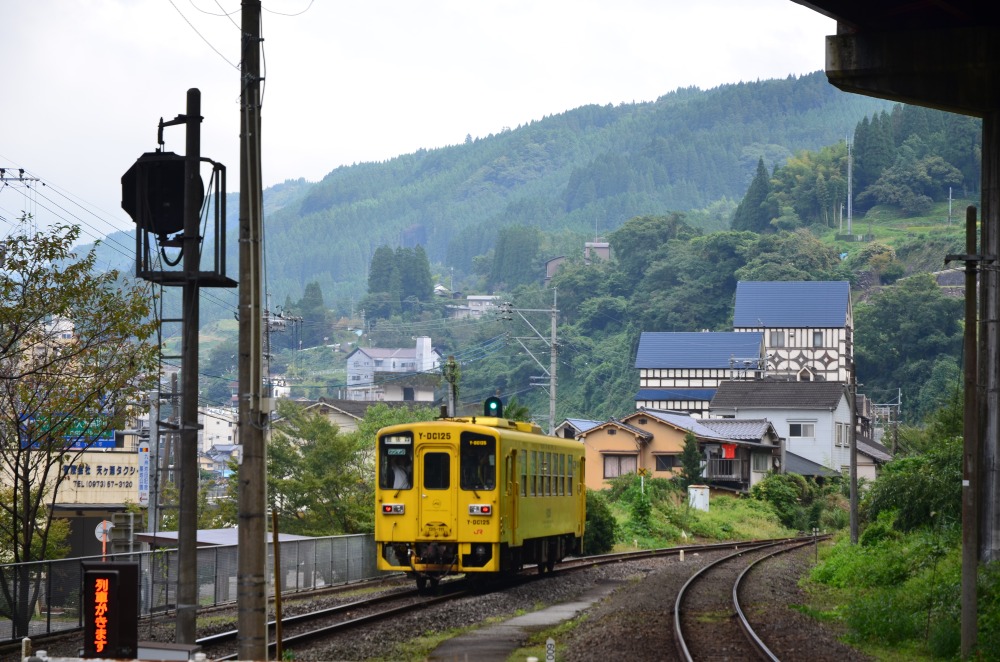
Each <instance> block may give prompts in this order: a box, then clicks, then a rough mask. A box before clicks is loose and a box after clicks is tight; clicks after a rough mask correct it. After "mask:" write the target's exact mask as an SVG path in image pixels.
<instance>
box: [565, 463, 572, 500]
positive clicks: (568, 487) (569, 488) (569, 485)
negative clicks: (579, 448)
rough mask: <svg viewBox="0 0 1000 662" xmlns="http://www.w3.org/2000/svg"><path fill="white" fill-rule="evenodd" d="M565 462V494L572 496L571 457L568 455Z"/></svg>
mask: <svg viewBox="0 0 1000 662" xmlns="http://www.w3.org/2000/svg"><path fill="white" fill-rule="evenodd" d="M567 459H568V460H569V461H568V462H566V493H567V494H569V495H570V496H572V495H573V456H572V455H570V456H569V457H568V458H567Z"/></svg>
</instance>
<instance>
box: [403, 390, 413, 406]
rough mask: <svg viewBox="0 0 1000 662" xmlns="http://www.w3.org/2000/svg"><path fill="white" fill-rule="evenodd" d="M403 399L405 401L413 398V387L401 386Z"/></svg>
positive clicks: (410, 400) (411, 400)
mask: <svg viewBox="0 0 1000 662" xmlns="http://www.w3.org/2000/svg"><path fill="white" fill-rule="evenodd" d="M403 400H405V401H406V402H413V400H414V397H413V389H412V388H410V387H409V386H404V387H403Z"/></svg>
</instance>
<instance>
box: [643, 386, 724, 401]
mask: <svg viewBox="0 0 1000 662" xmlns="http://www.w3.org/2000/svg"><path fill="white" fill-rule="evenodd" d="M714 397H715V389H714V388H641V389H639V392H638V393H636V394H635V399H636V400H708V401H711V400H712V398H714Z"/></svg>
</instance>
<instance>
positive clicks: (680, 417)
mask: <svg viewBox="0 0 1000 662" xmlns="http://www.w3.org/2000/svg"><path fill="white" fill-rule="evenodd" d="M642 414H643V415H645V416H651V417H653V418H658V419H660V420H661V421H663V422H665V423H669V424H670V425H673V426H674V427H676V428H681V429H684V430H687V431H688V432H691V433H693V434H696V435H698V436H699V437H702V438H704V439H719V438H722V437H721V435H719V434H718V433H717V432H716V431H715V430H712V429H711V428H709V427H706V426H705V425H703V421H702V420H699V419H697V418H694V417H693V416H689V415H688V414H679V413H674V412H669V411H656V410H655V409H643V410H642Z"/></svg>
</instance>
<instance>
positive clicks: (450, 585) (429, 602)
mask: <svg viewBox="0 0 1000 662" xmlns="http://www.w3.org/2000/svg"><path fill="white" fill-rule="evenodd" d="M815 540H816V539H815V538H811V537H810V538H807V539H798V540H792V541H789V539H783V540H782V541H781V543H782V544H784V545H785V546H788V545H791V544H798V545H802V544H812V543H813V542H814V541H815ZM773 542H774V541H768V540H753V541H741V542H727V543H716V544H709V545H684V546H679V547H669V548H661V549H655V550H644V551H639V552H625V553H618V554H607V555H602V556H595V557H585V558H578V559H567V560H566V561H565V562H563V563H561V564H559V565H558V566H557V567H556V569H555V570H554V571H553V572H551V573H550V572H541V571H538V570H537V569H535V568H526V569H525V571H524V572H523V573H522V574H521V575H520V576H519V577H518V578H517V580H516V583H518V584H522V583H525V582H532V581H534V580H542V581H543V582H544V579H545V578H546V577H548V576H550V575H553V576H557V575H559V574H561V573H573V572H575V571H579V570H583V569H585V568H590V567H593V566H595V565H603V564H614V563H621V562H625V561H635V560H642V559H652V558H657V557H660V558H662V557H671V556H680V555H682V554H684V553H688V554H691V555H694V556H702V555H704V554H705V553H711V554H712V556H713V557H714V556H715V555H717V554H720V553H724V552H725V551H726V550H731V549H734V548H735V549H737V550H738V551H737V552H736V553H735V554H731V555H728V556H727V557H726V558H730V559H732V558H736V557H743V556H747V555H750V554H753V557H754V558H757V557H758V556H763V555H764V554H765V553H766V552H764V551H757V550H763V549H764V548H765V546H767V545H769V544H771V543H773ZM745 566H746V563H743V564H741V565H740V567H739V568H738V569H737V570H735V571H730V579H729V580H728V585H727V586H728V588H727V590H726V592H727V593H731V594H732V595H736V594H737V592H738V589H735V588H733V584H734V583H735V581H736V580H735V579H734V577H735V575H736V573H738V572H739V573H740V577H741V578H742V577H743V576H745V575H746V571H745V570H744V568H745ZM705 571H707V568H705ZM702 572H703V571H699V572H698V573H696V574H695V576H692V577H690V578H689V579H688V580H687V584H685V585H684V588H683V589H682V590H681V593H680V594H679V595H678V596H677V602H676V603H675V610H676V611H675V614H682V615H683V616H684V617H685V619H690V618H692V617H694V618H702V619H705V618H708V619H709V620H710V621H711V623H710V624H711V626H712V628H713V634H712V635H711V639H712V640H713V641H719V640H720V639H722V638H723V636H724V638H725V639H728V640H737V641H738V642H739V643H741V644H742V643H743V641H744V635H743V634H741V633H740V632H739V631H738V630H736V629H734V630H733V631H732V634H731V635H730V634H727V635H721V634H720V632H719V629H718V628H717V627H716V626H717V621H718V620H719V619H720V618H721V619H723V620H732V621H734V622H737V621H738V620H739V618H740V617H738V616H729V615H728V614H729V613H730V612H732V613H733V614H736V613H740V614H741V615H742V610H741V608H740V607H739V606H735V607H733V606H732V605H731V603H729V606H727V607H726V610H727V611H726V614H727V615H725V616H719V615H717V614H716V612H715V611H714V609H715V608H714V607H713V608H712V610H708V611H706V610H704V609H701V608H700V607H699V606H698V605H694V606H692V603H691V602H690V601H689V600H690V595H691V594H690V593H689V594H688V595H689V597H687V598H685V597H684V593H686V592H688V591H692V590H693V589H691V588H690V586H692V585H694V584H695V583H696V582H702V581H703V580H699V579H697V577H698V576H699V575H701V573H702ZM400 580H401V578H400V577H396V578H394V579H392V578H390V582H395V583H396V585H397V587H396V588H394V589H388V590H386V591H383V592H380V593H379V594H378V595H374V596H372V597H371V598H367V599H349V601H346V602H345V601H341V602H340V603H339V604H336V605H334V606H330V602H331V600H330V599H328V598H329V592H328V593H326V594H317V595H316V596H315V597H314V598H307V599H314V600H316V601H317V602H319V601H325V602H326V603H327V604H326V606H325V607H321V608H318V609H316V608H309V609H308V611H307V612H304V613H298V614H291V613H290V612H288V611H286V615H285V617H284V618H283V619H282V637H281V642H280V644H281V647H282V650H285V651H287V650H292V649H294V650H296V651H300V650H305V649H308V648H310V647H312V646H321V645H322V642H323V640H324V639H327V638H336V637H338V636H342V635H344V634H345V633H347V632H352V631H360V630H363V629H364V628H366V627H369V626H371V625H372V624H374V623H376V622H377V621H382V620H384V619H391V618H393V617H397V618H399V619H400V620H403V616H404V615H405V616H409V615H411V614H414V613H415V612H418V611H420V610H423V609H430V608H432V607H435V606H438V605H441V604H442V603H444V602H447V601H450V600H456V599H458V598H461V597H467V596H468V595H469V594H470V593H477V594H478V593H485V592H489V591H492V590H503V589H505V588H508V587H511V586H512V585H513V584H514V583H515V582H511V583H508V584H497V585H490V584H470V583H468V582H466V581H464V580H463V579H460V578H456V579H455V580H453V581H448V582H442V583H441V584H440V586H439V588H438V590H437V591H434V592H433V593H434V594H433V595H427V594H426V593H423V594H422V593H420V592H419V591H417V590H416V589H415V588H413V583H412V582H410V581H407V582H406V583H407V584H408V586H406V587H403V588H400V587H399V583H400ZM375 584H377V582H375ZM352 588H353V589H357V588H358V587H357V586H353V587H342V590H345V589H346V590H351V589H352ZM542 593H544V589H542ZM302 597H303V596H302V595H298V594H297V595H295V596H293V599H294V600H295V601H298V600H299V599H300V598H302ZM672 597H673V596H669V597H667V600H670V599H671V598H672ZM334 599H335V598H334ZM540 599H541V598H540ZM685 600H688V602H686V603H685ZM290 602H291V601H286V604H289V603H290ZM685 604H686V605H687V606H686V607H685ZM304 606H305V605H304ZM233 611H235V608H233ZM212 613H216V614H219V613H221V612H219V610H212ZM719 613H720V614H721V613H722V612H721V611H720V612H719ZM699 614H700V616H699ZM706 614H707V615H706ZM685 622H687V621H685ZM268 627H269V630H270V633H271V634H270V635H269V639H271V640H272V643H271V644H270V645H269V650H268V655H269V657H273V658H274V659H280V658H279V657H278V656H277V655H276V653H277V651H276V644H277V643H278V642H274V641H273V640H274V638H275V635H274V631H275V629H274V628H275V624H274V622H273V621H272V622H271V623H269V626H268ZM375 627H385V626H380V625H376V626H375ZM678 627H679V626H678ZM140 629H141V626H140ZM685 635H687V638H688V639H689V640H690V641H688V643H686V644H683V645H684V646H686V647H689V648H690V650H691V651H694V657H692V656H691V654H690V653H689V654H687V655H685V654H683V653H682V655H681V657H682V659H687V660H691V659H697V660H699V661H700V660H702V659H713V658H712V656H711V654H702V653H699V652H698V651H699V650H700V648H699V646H700V645H701V644H698V643H692V641H695V642H697V635H694V636H692V635H691V634H690V633H683V634H681V635H678V637H677V638H676V640H677V641H683V639H682V637H684V636H685ZM352 636H353V635H352ZM414 636H416V635H414ZM749 636H750V638H751V639H752V637H753V635H749ZM36 643H37V644H39V645H38V646H37V647H38V648H41V647H43V646H44V644H43V643H42V642H36ZM197 643H198V644H199V645H201V647H202V651H203V652H204V653H206V655H207V656H208V659H211V660H234V659H237V657H238V655H237V649H238V645H239V642H238V631H237V630H227V631H225V632H221V633H217V634H211V635H208V636H203V637H201V638H199V639H198V642H197ZM678 647H679V648H680V645H679V646H678ZM736 657H740V655H737V656H736ZM736 657H733V656H732V655H730V656H728V659H736ZM770 659H776V658H773V657H772V658H770Z"/></svg>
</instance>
